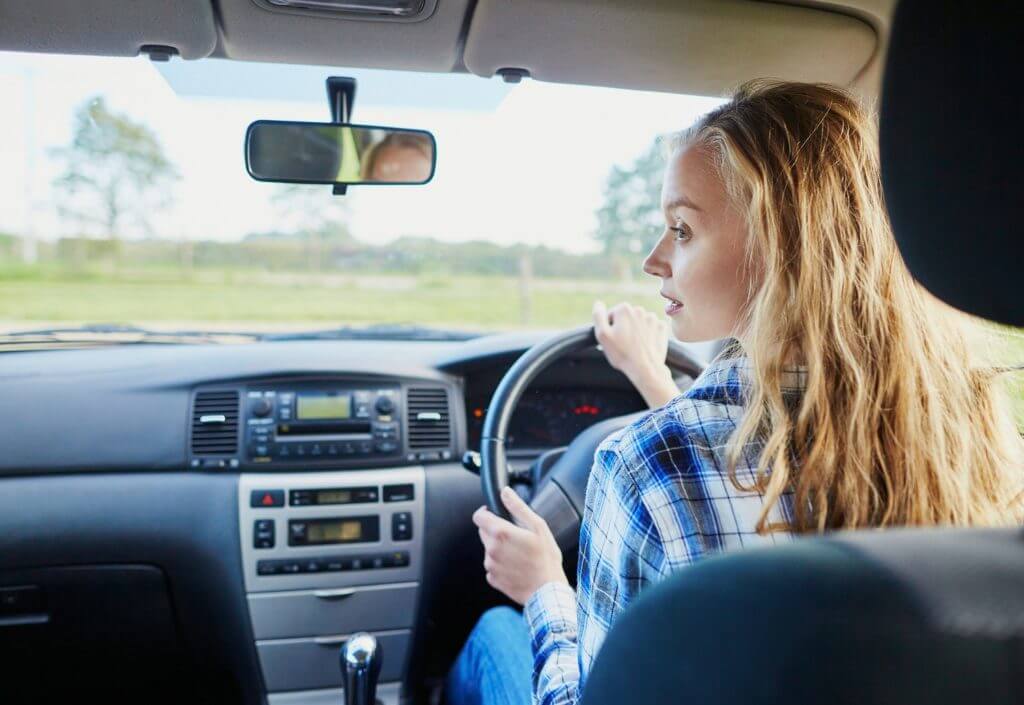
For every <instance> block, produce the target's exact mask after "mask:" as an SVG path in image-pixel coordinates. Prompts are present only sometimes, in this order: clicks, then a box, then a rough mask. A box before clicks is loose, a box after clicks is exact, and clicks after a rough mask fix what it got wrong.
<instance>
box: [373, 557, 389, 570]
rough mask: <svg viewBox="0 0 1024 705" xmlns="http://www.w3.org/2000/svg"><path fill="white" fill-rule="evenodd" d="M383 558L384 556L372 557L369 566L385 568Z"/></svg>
mask: <svg viewBox="0 0 1024 705" xmlns="http://www.w3.org/2000/svg"><path fill="white" fill-rule="evenodd" d="M385 558H386V556H374V557H373V560H372V561H371V565H372V566H373V567H374V568H385V567H387V566H385V565H384V560H385Z"/></svg>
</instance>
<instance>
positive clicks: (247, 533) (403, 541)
mask: <svg viewBox="0 0 1024 705" xmlns="http://www.w3.org/2000/svg"><path fill="white" fill-rule="evenodd" d="M318 403H320V402H318ZM324 403H326V402H324ZM335 403H336V402H335ZM238 487H239V496H238V516H239V521H240V526H239V530H240V536H241V545H242V563H243V570H244V574H245V588H246V593H247V599H248V603H249V614H250V617H251V619H252V628H253V634H254V636H255V639H256V650H257V653H258V654H259V660H260V665H261V667H262V669H263V678H264V684H265V686H266V690H267V692H268V693H269V696H268V700H269V702H270V703H271V705H275V704H280V703H296V704H298V703H314V702H321V701H323V702H336V703H340V702H343V700H342V695H341V690H340V687H341V685H342V674H341V672H340V670H339V666H338V650H339V647H340V646H341V645H342V644H343V643H344V642H345V641H346V639H347V638H348V636H349V635H351V634H353V633H355V632H370V633H371V634H373V636H374V637H376V640H377V643H378V644H379V648H380V651H381V652H382V668H381V672H380V683H381V686H380V688H379V690H378V697H379V698H380V699H381V700H382V701H383V702H384V703H391V702H397V695H398V692H399V685H400V683H401V681H402V679H403V675H404V673H405V669H406V661H407V655H408V651H409V647H410V643H411V629H412V627H413V624H414V621H415V614H416V604H417V599H418V595H419V589H420V579H421V574H422V565H423V561H422V557H423V524H424V509H423V506H424V501H423V498H424V469H423V467H422V466H402V467H391V468H380V469H371V470H355V471H353V470H346V471H319V472H273V473H243V474H242V475H241V476H240V478H239V485H238Z"/></svg>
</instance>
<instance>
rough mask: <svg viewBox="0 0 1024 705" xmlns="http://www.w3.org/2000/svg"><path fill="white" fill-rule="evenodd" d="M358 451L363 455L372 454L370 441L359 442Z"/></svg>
mask: <svg viewBox="0 0 1024 705" xmlns="http://www.w3.org/2000/svg"><path fill="white" fill-rule="evenodd" d="M358 450H359V452H360V453H362V454H363V455H369V454H370V453H372V452H373V445H372V444H371V443H370V441H359V446H358Z"/></svg>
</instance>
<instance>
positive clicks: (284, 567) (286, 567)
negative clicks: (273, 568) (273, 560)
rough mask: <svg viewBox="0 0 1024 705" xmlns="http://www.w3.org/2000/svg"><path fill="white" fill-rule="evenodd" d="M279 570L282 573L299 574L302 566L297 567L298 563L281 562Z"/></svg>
mask: <svg viewBox="0 0 1024 705" xmlns="http://www.w3.org/2000/svg"><path fill="white" fill-rule="evenodd" d="M280 570H281V572H282V573H301V572H302V566H300V565H299V563H298V561H283V562H282V563H281V567H280Z"/></svg>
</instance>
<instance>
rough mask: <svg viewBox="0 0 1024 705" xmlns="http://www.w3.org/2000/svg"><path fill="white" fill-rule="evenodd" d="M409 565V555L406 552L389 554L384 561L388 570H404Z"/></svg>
mask: <svg viewBox="0 0 1024 705" xmlns="http://www.w3.org/2000/svg"><path fill="white" fill-rule="evenodd" d="M407 565H409V554H408V553H407V552H406V551H395V552H394V553H389V554H387V557H386V558H385V559H384V566H385V567H386V568H404V567H405V566H407Z"/></svg>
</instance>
